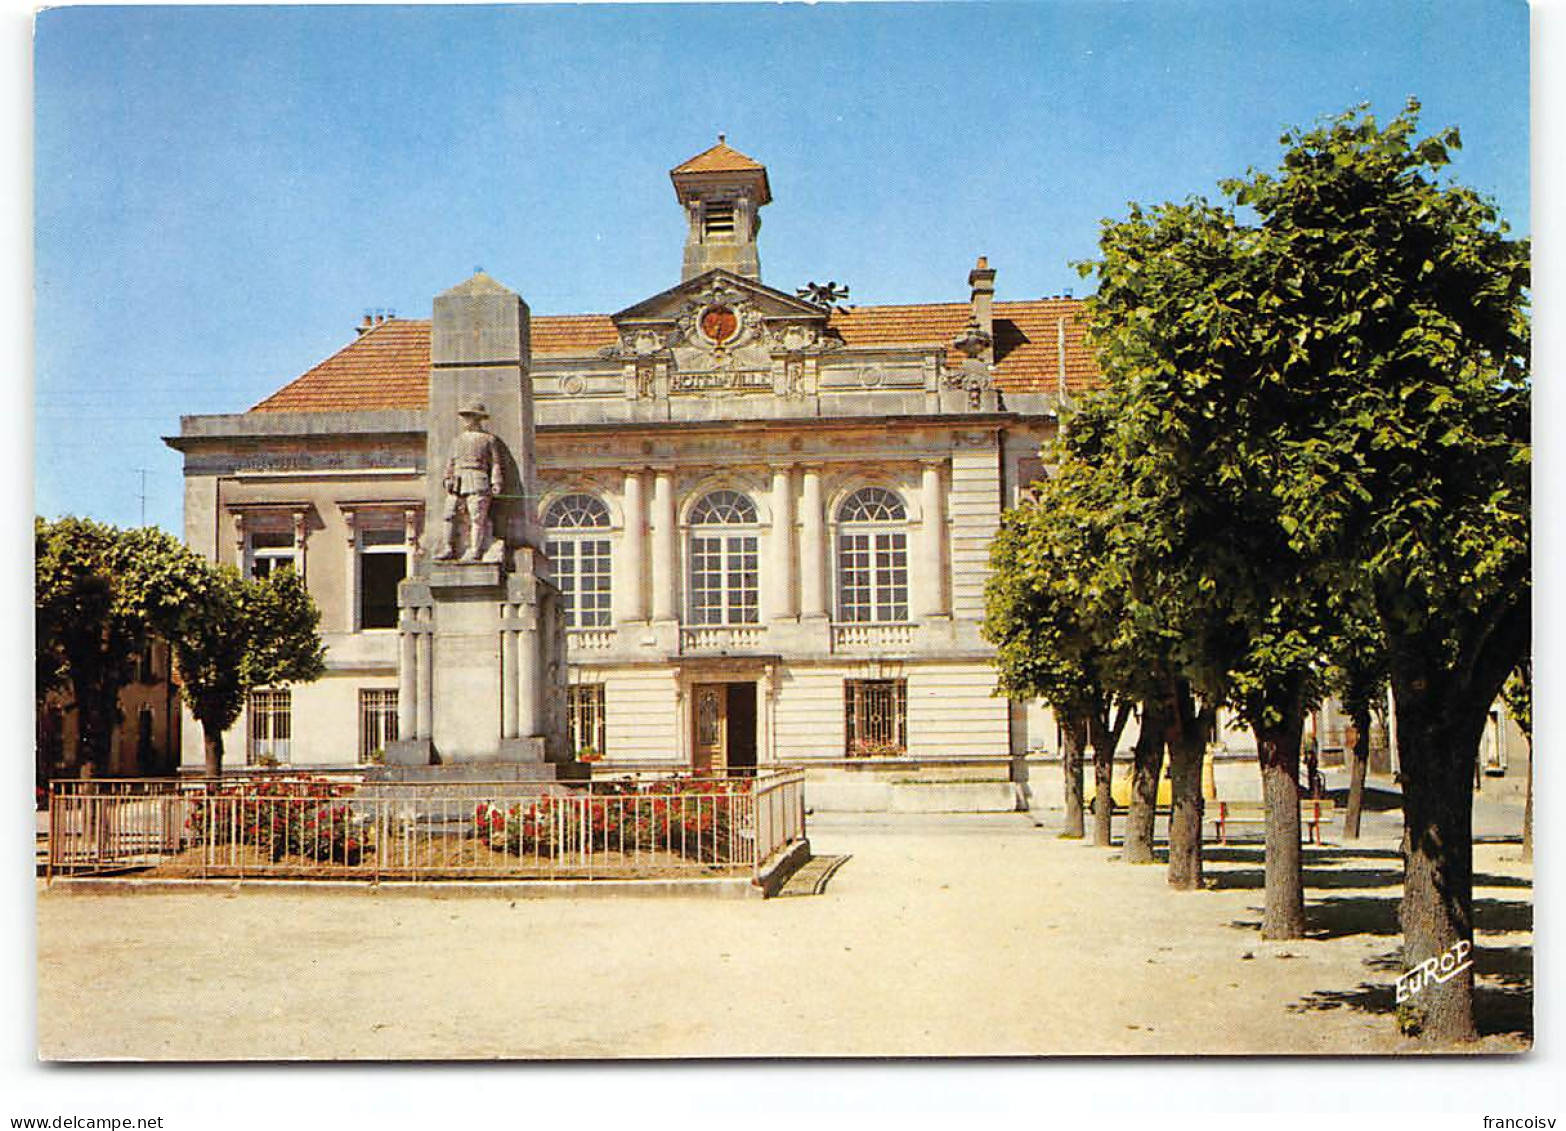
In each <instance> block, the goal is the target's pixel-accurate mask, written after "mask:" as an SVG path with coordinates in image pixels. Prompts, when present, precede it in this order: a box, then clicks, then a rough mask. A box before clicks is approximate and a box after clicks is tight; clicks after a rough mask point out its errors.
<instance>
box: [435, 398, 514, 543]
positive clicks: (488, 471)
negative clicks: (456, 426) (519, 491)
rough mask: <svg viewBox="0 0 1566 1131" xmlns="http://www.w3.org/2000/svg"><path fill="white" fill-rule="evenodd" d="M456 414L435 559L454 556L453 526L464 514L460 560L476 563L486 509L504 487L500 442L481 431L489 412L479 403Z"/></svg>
mask: <svg viewBox="0 0 1566 1131" xmlns="http://www.w3.org/2000/svg"><path fill="white" fill-rule="evenodd" d="M457 415H458V416H460V417H462V422H463V425H464V429H463V431H461V432H459V433H457V438H456V440H455V441H454V442H453V443H452V445H451V458H450V459H449V460H447V461H446V474H445V478H444V483H445V486H446V509H445V515H444V517H445V521H446V533H445V540H444V541H443V542H442V543H441V547H440V552H439V553H437V554H436V555H435V557H436V559H437V560H439V561H450V560H451V559H452V558H454V557H456V556H457V526H458V524H459V523H460V522H461V521H462V518H461V516H462V514H463V512H466V514H467V526H468V544H467V549H466V551H465V552H464V553H463V555H462V560H463V561H465V562H476V561H478V560H479V559H480V558H481V557H482V556H483V555H484V553H485V552H486V551H487V550H488V549H489V546H490V520H489V506H490V501H491V499H492V498H493V497H494V496H495V495H498V494H500V492H501V489H502V488H503V487H504V486H505V482H506V476H505V465H504V462H503V461H502V459H501V449H500V441H499V440H497V439H496V438H495V437H494V436H493V435H491V434H490V433H489V432H486V431H485V430H484V421H485V420H486V419H487V418H488V417H489V410H488V409H486V408H485V407H484V405H483V404H482V402H479V401H473V402H471V403H469V404H467V405H465V406H463V407H462V408H460V409H458V410H457Z"/></svg>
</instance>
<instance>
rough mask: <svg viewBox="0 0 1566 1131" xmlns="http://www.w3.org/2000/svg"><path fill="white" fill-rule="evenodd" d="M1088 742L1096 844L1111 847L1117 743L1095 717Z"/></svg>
mask: <svg viewBox="0 0 1566 1131" xmlns="http://www.w3.org/2000/svg"><path fill="white" fill-rule="evenodd" d="M1088 744H1089V747H1090V748H1091V749H1092V751H1093V843H1094V844H1095V845H1096V846H1098V847H1099V848H1108V847H1109V845H1110V842H1111V840H1112V839H1113V836H1114V828H1113V825H1114V812H1115V797H1114V791H1113V789H1112V786H1113V784H1114V777H1115V745H1114V740H1113V739H1111V738H1110V737H1109V735H1108V734H1107V733H1106V732H1105V728H1104V727H1103V726H1102V725H1101V724H1100V723H1098V722H1097V721H1095V720H1092V719H1090V720H1089V722H1088Z"/></svg>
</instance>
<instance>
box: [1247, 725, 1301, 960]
mask: <svg viewBox="0 0 1566 1131" xmlns="http://www.w3.org/2000/svg"><path fill="white" fill-rule="evenodd" d="M1283 714H1284V720H1283V722H1282V723H1281V724H1280V725H1278V726H1276V727H1256V728H1254V729H1255V732H1256V754H1257V758H1258V760H1259V761H1260V762H1261V774H1262V797H1263V799H1264V800H1265V801H1266V803H1267V824H1266V829H1267V859H1266V884H1267V891H1266V906H1265V909H1264V910H1263V912H1262V929H1261V930H1262V938H1264V939H1301V938H1304V937H1305V883H1304V880H1305V876H1304V869H1303V860H1302V858H1301V855H1300V731H1301V728H1302V727H1303V726H1304V723H1305V712H1304V710H1303V708H1300V709H1293V708H1290V709H1286V710H1285V711H1284V712H1283Z"/></svg>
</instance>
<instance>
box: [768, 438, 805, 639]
mask: <svg viewBox="0 0 1566 1131" xmlns="http://www.w3.org/2000/svg"><path fill="white" fill-rule="evenodd" d="M769 556H770V559H771V560H770V562H769V563H768V564H769V566H770V567H771V572H772V609H771V615H772V617H773V619H779V618H793V617H795V616H797V615H798V610H797V606H796V605H795V604H794V573H795V568H796V563H797V562H798V561H799V558H798V554H797V551H796V550H795V549H794V469H793V468H791V467H788V466H783V467H777V468H774V469H773V471H772V553H771V554H770V555H769Z"/></svg>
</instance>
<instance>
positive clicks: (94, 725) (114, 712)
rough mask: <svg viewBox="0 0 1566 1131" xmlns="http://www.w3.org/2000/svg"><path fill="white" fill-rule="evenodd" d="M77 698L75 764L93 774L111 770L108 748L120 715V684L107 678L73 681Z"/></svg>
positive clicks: (79, 768) (72, 691)
mask: <svg viewBox="0 0 1566 1131" xmlns="http://www.w3.org/2000/svg"><path fill="white" fill-rule="evenodd" d="M71 693H72V695H73V696H75V699H76V764H77V768H78V772H80V770H81V769H82V768H83V767H85V768H86V769H87V773H88V774H90V775H91V776H93V777H100V776H103V775H105V774H107V773H108V771H109V750H110V746H111V744H112V743H113V741H114V729H115V727H116V726H117V725H118V723H119V719H120V705H119V698H120V687H119V685H118V684H115V683H112V682H111V681H109V680H107V679H105V680H103V681H101V682H99V681H89V680H78V681H73V683H72V688H71Z"/></svg>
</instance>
